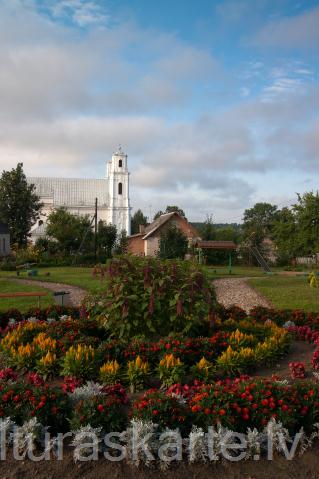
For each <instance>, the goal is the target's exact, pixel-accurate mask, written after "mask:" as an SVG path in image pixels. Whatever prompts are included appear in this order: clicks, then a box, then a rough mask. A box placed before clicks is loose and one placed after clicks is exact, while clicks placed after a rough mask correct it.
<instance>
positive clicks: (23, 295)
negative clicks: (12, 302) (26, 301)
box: [0, 291, 49, 307]
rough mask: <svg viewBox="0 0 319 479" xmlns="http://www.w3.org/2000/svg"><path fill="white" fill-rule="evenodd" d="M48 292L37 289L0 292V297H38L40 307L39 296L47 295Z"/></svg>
mask: <svg viewBox="0 0 319 479" xmlns="http://www.w3.org/2000/svg"><path fill="white" fill-rule="evenodd" d="M48 294H49V293H46V292H45V291H38V292H34V293H33V292H30V293H26V292H24V293H18V292H17V293H0V298H30V297H37V298H38V307H40V298H41V296H48Z"/></svg>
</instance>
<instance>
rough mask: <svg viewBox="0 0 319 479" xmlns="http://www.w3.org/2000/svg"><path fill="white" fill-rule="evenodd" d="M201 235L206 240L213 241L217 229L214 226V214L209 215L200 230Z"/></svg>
mask: <svg viewBox="0 0 319 479" xmlns="http://www.w3.org/2000/svg"><path fill="white" fill-rule="evenodd" d="M200 235H201V238H202V240H205V241H211V240H214V239H215V238H216V229H215V227H214V223H213V217H212V216H207V218H206V221H205V222H204V224H203V226H202V228H201V230H200Z"/></svg>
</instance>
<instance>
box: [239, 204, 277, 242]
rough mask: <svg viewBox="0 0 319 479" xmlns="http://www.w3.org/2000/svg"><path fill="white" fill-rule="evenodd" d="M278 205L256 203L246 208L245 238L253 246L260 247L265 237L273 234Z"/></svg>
mask: <svg viewBox="0 0 319 479" xmlns="http://www.w3.org/2000/svg"><path fill="white" fill-rule="evenodd" d="M276 211H277V206H275V205H271V204H270V203H256V204H255V206H254V207H253V208H250V209H248V210H245V212H244V218H243V220H244V222H243V235H244V240H246V242H248V243H249V244H250V245H251V246H257V247H258V248H260V247H261V246H262V243H263V241H264V239H265V238H267V237H269V236H270V235H271V230H272V225H273V221H274V219H275V213H276Z"/></svg>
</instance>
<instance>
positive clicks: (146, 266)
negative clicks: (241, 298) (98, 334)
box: [86, 258, 216, 338]
mask: <svg viewBox="0 0 319 479" xmlns="http://www.w3.org/2000/svg"><path fill="white" fill-rule="evenodd" d="M95 274H96V275H99V276H101V277H102V278H103V279H104V281H105V283H104V284H105V287H104V288H103V291H101V292H99V293H98V294H96V295H94V296H92V297H91V298H89V299H88V300H87V303H86V307H87V310H88V312H89V314H90V315H91V316H93V317H98V318H99V320H100V321H101V323H102V324H103V325H104V327H105V329H106V330H107V331H108V332H109V333H110V334H111V335H113V336H115V337H120V338H131V337H133V336H136V335H141V334H143V335H146V336H148V337H149V336H150V337H152V336H153V337H154V336H155V337H158V336H167V334H168V333H170V332H174V333H176V332H179V333H183V334H187V335H191V336H192V335H203V334H207V331H208V329H209V324H210V320H211V318H212V317H213V313H214V311H215V309H216V299H215V292H214V289H213V286H212V285H211V284H210V283H209V282H208V280H207V278H206V277H205V276H204V274H203V273H202V271H201V270H199V269H198V268H197V267H196V266H194V265H192V264H191V263H188V262H176V261H172V262H171V261H159V260H156V259H147V260H145V259H141V258H119V259H114V260H111V261H110V262H109V263H108V265H107V266H106V267H105V268H97V269H96V270H95Z"/></svg>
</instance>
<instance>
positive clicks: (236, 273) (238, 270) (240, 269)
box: [204, 265, 278, 279]
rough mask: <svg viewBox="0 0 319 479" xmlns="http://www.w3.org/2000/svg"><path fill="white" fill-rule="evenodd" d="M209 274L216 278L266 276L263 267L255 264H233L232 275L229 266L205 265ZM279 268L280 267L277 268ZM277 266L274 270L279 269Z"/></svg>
mask: <svg viewBox="0 0 319 479" xmlns="http://www.w3.org/2000/svg"><path fill="white" fill-rule="evenodd" d="M204 268H205V270H206V272H207V274H208V275H209V277H211V278H213V279H215V278H222V277H235V278H236V277H237V278H241V277H247V276H253V277H255V276H256V277H259V276H265V273H264V272H263V270H262V269H261V268H258V267H254V266H251V267H249V266H233V267H232V273H231V275H230V274H229V268H228V267H227V266H226V265H225V266H204ZM277 269H278V268H277ZM277 269H276V268H274V271H277Z"/></svg>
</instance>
